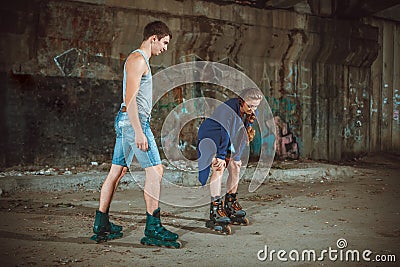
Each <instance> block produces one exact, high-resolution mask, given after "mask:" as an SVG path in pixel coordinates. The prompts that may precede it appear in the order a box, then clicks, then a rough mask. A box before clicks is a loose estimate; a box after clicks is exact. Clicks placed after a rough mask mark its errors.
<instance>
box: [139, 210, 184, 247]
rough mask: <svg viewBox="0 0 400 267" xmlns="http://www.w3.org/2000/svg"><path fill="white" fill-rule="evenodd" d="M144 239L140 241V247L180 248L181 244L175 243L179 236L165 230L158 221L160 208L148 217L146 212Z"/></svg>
mask: <svg viewBox="0 0 400 267" xmlns="http://www.w3.org/2000/svg"><path fill="white" fill-rule="evenodd" d="M144 235H145V236H144V237H143V238H142V239H141V240H140V243H141V244H142V245H150V246H159V247H169V248H171V247H172V248H180V247H181V246H182V244H181V243H180V242H179V241H176V240H177V239H178V238H179V235H177V234H175V233H173V232H171V231H169V230H167V229H165V227H164V226H163V225H162V224H161V220H160V208H158V209H156V210H155V211H154V212H153V215H150V214H149V213H148V212H146V228H145V230H144Z"/></svg>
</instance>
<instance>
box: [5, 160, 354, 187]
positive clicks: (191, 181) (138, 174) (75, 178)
mask: <svg viewBox="0 0 400 267" xmlns="http://www.w3.org/2000/svg"><path fill="white" fill-rule="evenodd" d="M262 170H265V171H262V172H263V173H267V172H268V170H269V172H268V175H267V176H266V178H265V180H264V182H263V183H264V184H265V183H269V182H286V183H292V182H311V183H313V182H328V181H338V180H341V179H344V178H346V177H352V176H354V175H355V174H357V173H358V171H357V170H356V169H355V168H353V167H350V166H336V165H328V164H322V165H321V164H318V165H315V166H310V167H307V168H292V169H269V168H263V169H262ZM254 171H255V168H253V167H250V168H247V169H246V170H245V173H244V175H243V176H242V177H241V182H244V183H246V182H251V180H252V176H253V175H252V174H253V173H254ZM226 175H227V172H225V174H224V177H225V179H226ZM106 176H107V173H106V172H95V173H79V174H71V175H54V176H43V175H37V176H36V175H35V176H32V175H21V176H8V177H0V192H1V194H2V193H3V192H7V193H14V192H19V191H35V192H57V191H79V190H83V191H99V190H100V189H101V186H102V184H103V182H104V179H105V177H106ZM144 177H145V174H144V171H131V172H129V173H128V174H127V175H125V176H124V177H123V178H122V180H121V182H120V184H119V187H118V189H119V190H126V189H134V188H136V189H138V188H141V187H142V186H141V184H143V182H144ZM223 180H224V179H223ZM171 185H174V186H200V183H199V182H198V180H197V173H196V172H185V171H176V170H166V171H165V173H164V177H163V186H171Z"/></svg>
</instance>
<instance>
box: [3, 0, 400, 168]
mask: <svg viewBox="0 0 400 267" xmlns="http://www.w3.org/2000/svg"><path fill="white" fill-rule="evenodd" d="M163 3H164V2H163ZM0 12H1V17H2V18H3V23H2V24H1V25H2V27H1V31H0V35H1V38H0V40H1V41H0V47H1V48H2V49H1V50H0V57H1V61H0V73H1V74H0V80H1V85H0V86H1V87H0V94H1V101H2V103H1V104H2V105H1V109H0V112H1V113H0V124H1V132H0V134H1V143H0V146H1V147H0V148H1V151H2V154H1V156H0V166H3V167H4V166H12V165H16V164H51V165H57V164H58V165H63V164H72V163H83V162H89V161H92V160H96V161H103V160H105V161H106V160H109V159H110V157H111V152H112V146H113V140H114V134H113V118H114V115H115V112H116V111H117V109H118V105H119V103H120V101H121V79H122V75H121V74H122V64H123V59H124V58H125V57H126V55H127V54H128V53H129V51H131V50H132V49H134V48H136V47H137V46H138V45H139V44H140V41H141V35H142V29H143V27H144V25H146V24H147V23H148V22H150V21H153V20H163V21H165V22H166V23H167V24H168V25H169V26H170V28H171V30H172V32H173V39H172V42H171V44H170V47H169V52H167V53H165V54H163V55H161V56H158V57H155V58H152V59H151V64H152V67H153V70H155V71H156V70H158V69H162V68H164V67H168V66H171V65H173V64H177V63H180V62H183V61H188V60H193V59H195V58H197V59H203V60H210V61H223V62H227V63H229V64H232V65H233V66H236V67H238V68H240V69H243V71H244V73H246V74H247V75H248V76H249V77H250V78H252V79H253V80H254V81H255V82H256V83H257V84H258V85H259V87H260V89H261V90H262V91H263V92H264V94H265V96H266V98H267V100H268V102H269V104H270V106H271V109H272V111H273V113H274V115H276V117H278V118H279V121H281V122H285V123H288V128H289V130H290V133H292V135H293V136H295V137H296V142H297V144H298V147H299V151H300V156H301V157H308V158H313V159H329V160H338V159H340V158H342V157H343V156H354V155H357V154H360V153H365V152H369V151H392V150H398V149H399V147H400V140H399V139H400V137H399V101H400V100H399V92H398V90H399V88H400V86H399V65H398V64H399V60H398V59H399V54H398V50H399V39H398V33H399V25H398V24H395V23H393V22H388V21H386V22H385V21H382V20H376V19H375V20H374V19H367V20H365V21H364V22H360V21H351V20H334V19H328V18H322V17H316V16H311V15H306V14H297V13H294V12H289V11H282V10H262V9H257V8H252V7H246V6H240V5H235V4H227V5H219V4H216V3H212V2H207V1H173V0H169V1H165V4H163V5H161V4H160V1H156V0H146V1H122V0H119V1H117V0H113V1H107V0H87V1H83V0H82V1H78V0H77V1H50V0H48V1H44V0H43V1H41V0H36V1H28V0H15V1H12V3H8V4H7V6H2V7H1V8H0ZM396 59H397V60H396ZM200 90H202V88H200ZM189 96H193V94H192V92H188V90H185V89H182V88H177V89H176V91H175V92H173V93H171V94H170V95H168V96H166V98H165V99H164V100H163V103H162V105H164V106H165V105H167V106H168V105H170V106H175V105H177V104H179V103H180V101H182V98H183V97H185V98H188V97H189ZM164 113H165V112H164V111H163V112H161V111H160V110H158V114H155V115H156V116H155V119H154V122H153V123H154V124H155V125H154V127H159V126H160V124H161V123H162V115H163V114H164ZM157 116H159V117H158V118H157ZM195 127H196V125H195V124H194V125H192V126H191V128H190V127H189V129H187V128H186V129H185V131H184V133H185V136H187V137H185V138H187V142H188V144H192V143H193V142H194V141H193V140H194V139H195V138H194V137H193V136H194V135H195V134H192V135H190V134H188V133H190V132H192V133H193V132H195ZM190 149H191V150H192V151H188V155H193V148H190V146H188V150H190ZM255 153H256V150H255ZM283 156H284V155H283Z"/></svg>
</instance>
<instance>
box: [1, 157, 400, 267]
mask: <svg viewBox="0 0 400 267" xmlns="http://www.w3.org/2000/svg"><path fill="white" fill-rule="evenodd" d="M399 160H400V155H374V156H373V155H369V156H367V157H365V158H363V159H362V160H358V161H354V162H352V163H351V166H348V165H347V166H343V168H352V169H353V170H355V171H354V172H353V173H349V172H343V173H342V175H341V176H338V177H332V176H331V177H329V179H327V177H324V176H321V177H317V176H318V175H320V174H318V173H316V174H315V177H314V179H307V180H304V181H301V180H298V179H293V181H284V180H280V179H271V180H269V181H268V182H266V183H264V184H263V185H262V186H261V187H260V188H259V189H258V190H257V191H256V192H254V193H250V192H248V190H247V185H248V182H245V181H244V182H242V183H241V185H240V189H239V198H240V203H241V205H242V206H243V207H244V209H245V210H247V213H248V218H249V220H250V222H251V224H250V225H248V226H232V229H233V233H232V235H230V236H223V235H220V234H218V233H216V232H213V231H210V230H208V229H206V228H205V227H204V224H205V221H206V218H207V216H208V205H207V204H206V205H202V206H198V207H195V208H183V207H177V206H171V205H167V204H162V205H161V208H162V211H163V213H162V218H163V223H164V225H165V226H166V227H167V228H169V229H171V230H172V231H175V232H177V233H179V235H180V240H181V242H182V244H183V248H181V249H167V248H158V247H145V246H142V245H141V244H140V243H139V240H140V238H141V237H142V236H143V230H144V222H145V216H144V202H143V199H142V191H141V190H140V189H139V188H138V187H128V188H127V187H122V188H124V189H123V190H119V191H118V192H117V194H116V196H115V199H114V202H113V205H112V207H111V212H110V215H111V218H112V220H113V221H114V222H116V223H118V224H121V225H123V226H124V237H123V238H121V239H118V240H113V241H109V242H107V243H102V244H95V243H94V242H92V241H90V240H89V237H90V236H91V234H92V233H91V227H92V224H93V218H94V213H95V210H96V208H97V205H98V198H99V193H98V190H97V189H96V190H95V189H89V188H82V187H79V186H75V188H73V189H72V190H71V189H69V190H68V189H64V190H61V191H53V190H33V191H32V190H26V189H25V190H17V191H14V192H7V191H6V190H5V191H4V192H3V195H2V196H1V198H0V216H1V220H0V241H1V242H0V251H1V252H0V255H1V257H0V258H1V260H0V261H1V266H31V265H37V266H59V265H66V266H135V265H137V266H176V265H182V266H258V265H269V266H280V265H282V263H283V262H284V261H286V263H285V265H290V266H332V265H334V266H343V265H346V266H347V265H349V266H396V265H398V263H397V262H398V261H399V257H400V247H399V245H398V244H400V242H399V241H400V208H399V206H398V203H399V200H400V189H399V188H400V180H399V177H400V175H399V174H400V165H399V164H398V163H399ZM313 164H319V163H313ZM321 166H324V165H321ZM295 167H296V163H292V165H291V172H296V168H295ZM325 167H326V166H325ZM337 168H339V169H340V168H341V167H337ZM272 171H274V169H273V170H272ZM299 173H303V174H304V168H303V167H302V169H299ZM97 175H99V176H101V175H102V173H99V174H97ZM36 178H37V179H39V178H38V177H36ZM1 179H2V180H6V179H7V177H2V178H1ZM39 180H40V179H39ZM46 181H49V180H48V177H42V182H43V183H45V182H46ZM165 191H167V192H168V190H167V189H166V190H165ZM346 243H347V245H346ZM279 250H281V252H279V253H278V251H279ZM369 251H371V252H369ZM314 252H315V259H314V254H313V253H314ZM363 253H364V254H363ZM297 255H299V256H298V258H297ZM302 255H304V258H302ZM357 255H358V256H359V260H357V257H356V256H357ZM363 256H364V257H363ZM309 257H310V258H309ZM379 258H380V259H386V261H390V262H384V263H383V262H378V261H377V260H378V259H379ZM368 259H369V260H370V262H367V260H368ZM394 260H396V261H397V262H394ZM396 263H397V264H396Z"/></svg>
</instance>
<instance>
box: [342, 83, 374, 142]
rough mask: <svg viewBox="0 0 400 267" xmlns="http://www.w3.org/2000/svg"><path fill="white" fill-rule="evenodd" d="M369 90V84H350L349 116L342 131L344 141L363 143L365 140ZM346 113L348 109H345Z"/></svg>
mask: <svg viewBox="0 0 400 267" xmlns="http://www.w3.org/2000/svg"><path fill="white" fill-rule="evenodd" d="M368 99H369V96H368V90H367V82H366V81H362V82H352V81H351V79H350V82H349V101H350V103H349V110H348V112H346V114H347V120H346V121H347V122H346V126H345V127H344V128H343V129H342V132H341V136H342V137H343V138H344V139H353V140H354V141H356V142H362V141H363V139H364V134H363V131H364V130H365V129H364V128H365V127H364V126H365V125H366V122H367V118H368V116H365V114H367V112H366V108H368V105H367V103H368ZM345 111H347V109H346V108H345Z"/></svg>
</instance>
